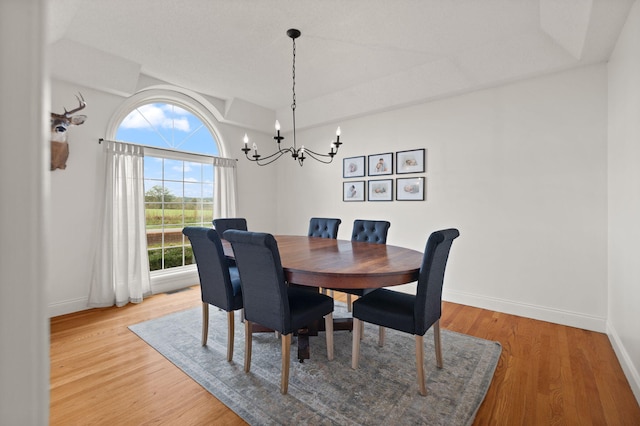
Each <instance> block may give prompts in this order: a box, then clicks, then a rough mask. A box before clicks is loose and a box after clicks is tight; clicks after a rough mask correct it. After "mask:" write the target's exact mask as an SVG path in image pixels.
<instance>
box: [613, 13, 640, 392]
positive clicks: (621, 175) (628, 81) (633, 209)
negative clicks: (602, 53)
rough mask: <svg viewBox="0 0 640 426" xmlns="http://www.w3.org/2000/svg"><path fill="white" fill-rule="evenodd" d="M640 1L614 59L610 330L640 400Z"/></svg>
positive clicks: (620, 38) (624, 31) (621, 360)
mask: <svg viewBox="0 0 640 426" xmlns="http://www.w3.org/2000/svg"><path fill="white" fill-rule="evenodd" d="M639 52H640V3H638V2H636V3H635V4H634V6H633V8H632V10H631V13H630V14H629V17H628V18H627V23H626V25H625V27H624V29H623V31H622V33H621V34H620V37H619V39H618V43H617V45H616V48H615V51H614V53H613V55H612V56H611V60H610V61H609V67H608V71H609V212H610V213H609V316H608V321H607V332H608V334H609V336H610V339H611V342H612V344H613V347H614V349H615V351H616V353H617V355H618V358H619V359H620V363H621V364H622V367H623V368H624V370H625V373H626V375H627V377H628V378H629V382H630V383H631V387H632V389H633V392H634V394H635V396H636V399H638V401H640V328H639V327H638V324H640V310H639V309H638V304H639V303H640V285H638V283H639V282H640V262H638V254H639V253H640V221H639V220H638V218H639V217H640V167H638V158H640V55H639Z"/></svg>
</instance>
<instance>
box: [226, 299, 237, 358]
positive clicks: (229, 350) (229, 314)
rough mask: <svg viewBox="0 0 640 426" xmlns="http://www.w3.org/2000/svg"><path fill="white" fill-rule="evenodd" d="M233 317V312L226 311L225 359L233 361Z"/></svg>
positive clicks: (234, 324)
mask: <svg viewBox="0 0 640 426" xmlns="http://www.w3.org/2000/svg"><path fill="white" fill-rule="evenodd" d="M235 327H236V323H235V317H234V312H233V311H229V312H227V361H229V362H231V361H233V339H234V337H235V336H234V333H235Z"/></svg>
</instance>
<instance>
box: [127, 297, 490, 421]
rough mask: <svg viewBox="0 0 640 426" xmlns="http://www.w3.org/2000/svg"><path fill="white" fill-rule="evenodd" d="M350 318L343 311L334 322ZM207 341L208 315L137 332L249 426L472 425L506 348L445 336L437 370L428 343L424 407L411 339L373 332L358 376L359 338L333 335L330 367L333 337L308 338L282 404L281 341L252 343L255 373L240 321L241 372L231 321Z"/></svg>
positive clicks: (218, 317) (258, 337) (197, 313)
mask: <svg viewBox="0 0 640 426" xmlns="http://www.w3.org/2000/svg"><path fill="white" fill-rule="evenodd" d="M344 316H349V314H347V313H346V309H345V308H344V304H342V303H338V302H336V310H335V312H334V317H344ZM209 321H210V323H209V341H208V344H207V346H205V347H203V346H201V345H200V334H201V322H202V315H201V310H200V308H196V309H190V310H187V311H182V312H177V313H174V314H170V315H167V316H164V317H161V318H158V319H154V320H150V321H146V322H143V323H140V324H135V325H132V326H130V327H129V329H131V331H133V332H134V333H136V334H137V335H138V336H140V337H141V338H142V339H143V340H144V341H145V342H147V343H148V344H149V345H151V346H152V347H153V348H154V349H156V350H157V351H158V352H160V353H161V354H162V355H163V356H165V357H166V358H167V359H168V360H169V361H171V362H172V363H173V364H175V365H176V366H177V367H178V368H180V369H181V370H182V371H184V372H185V373H186V374H187V375H189V376H190V377H191V378H192V379H193V380H195V381H196V382H197V383H199V384H200V385H201V386H202V387H204V388H205V389H206V390H208V391H209V392H210V393H211V394H212V395H214V396H215V397H216V398H218V399H219V400H220V401H222V402H223V403H224V404H225V405H226V406H228V407H229V408H230V409H232V410H233V411H234V412H236V413H237V414H238V415H239V416H240V417H242V418H243V419H244V420H245V421H247V422H248V423H250V424H255V425H269V424H282V425H299V424H310V425H358V424H364V425H377V424H380V425H399V424H411V425H415V424H427V425H469V424H471V423H473V419H474V417H475V415H476V412H477V410H478V408H479V407H480V404H481V403H482V400H483V399H484V396H485V394H486V392H487V389H488V388H489V385H490V383H491V380H492V378H493V373H494V371H495V368H496V365H497V362H498V358H499V357H500V352H501V350H502V348H501V347H500V344H499V343H498V342H492V341H488V340H483V339H478V338H475V337H471V336H467V335H464V334H459V333H454V332H450V331H447V330H442V350H443V363H444V368H443V369H438V368H436V360H435V351H434V346H433V332H432V331H431V330H429V331H428V332H427V334H426V335H425V370H426V371H425V374H426V378H427V392H428V395H427V396H426V397H423V396H420V395H419V394H418V385H417V383H416V371H415V339H414V337H413V336H411V335H408V334H404V333H400V332H396V331H395V330H387V331H386V340H385V345H384V347H382V348H380V347H378V344H377V342H378V328H377V327H376V326H373V325H371V324H365V335H364V339H363V341H362V342H361V346H360V367H359V369H358V370H353V369H351V336H352V334H351V332H349V331H336V332H334V340H335V341H334V346H335V358H334V360H333V361H327V355H326V345H325V335H324V333H322V332H321V333H320V335H319V336H317V337H311V338H310V344H311V359H308V360H305V361H304V363H299V362H298V360H297V357H296V354H297V350H296V348H295V344H296V339H295V337H294V338H293V339H292V344H293V345H294V347H292V348H291V358H292V359H291V371H290V376H289V393H288V395H282V394H280V365H281V352H280V340H279V339H277V338H276V337H275V333H256V334H254V336H253V351H252V360H251V361H252V362H251V371H250V372H249V373H248V374H246V373H245V372H244V370H243V362H244V325H243V324H242V323H241V322H240V321H239V314H238V313H236V332H235V350H234V357H233V362H231V363H229V362H227V361H226V339H227V336H226V334H227V332H226V330H227V325H226V313H225V312H222V311H220V310H218V309H216V308H215V307H211V308H210V319H209Z"/></svg>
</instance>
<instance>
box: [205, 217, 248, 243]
mask: <svg viewBox="0 0 640 426" xmlns="http://www.w3.org/2000/svg"><path fill="white" fill-rule="evenodd" d="M213 227H214V228H215V229H216V231H218V235H220V238H224V237H223V236H222V234H224V231H226V230H227V229H239V230H241V231H246V230H247V219H245V218H243V217H227V218H218V219H213Z"/></svg>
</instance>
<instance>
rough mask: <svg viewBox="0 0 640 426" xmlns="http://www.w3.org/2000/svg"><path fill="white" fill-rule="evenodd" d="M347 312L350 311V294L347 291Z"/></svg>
mask: <svg viewBox="0 0 640 426" xmlns="http://www.w3.org/2000/svg"><path fill="white" fill-rule="evenodd" d="M347 312H351V295H350V294H349V293H347Z"/></svg>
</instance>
